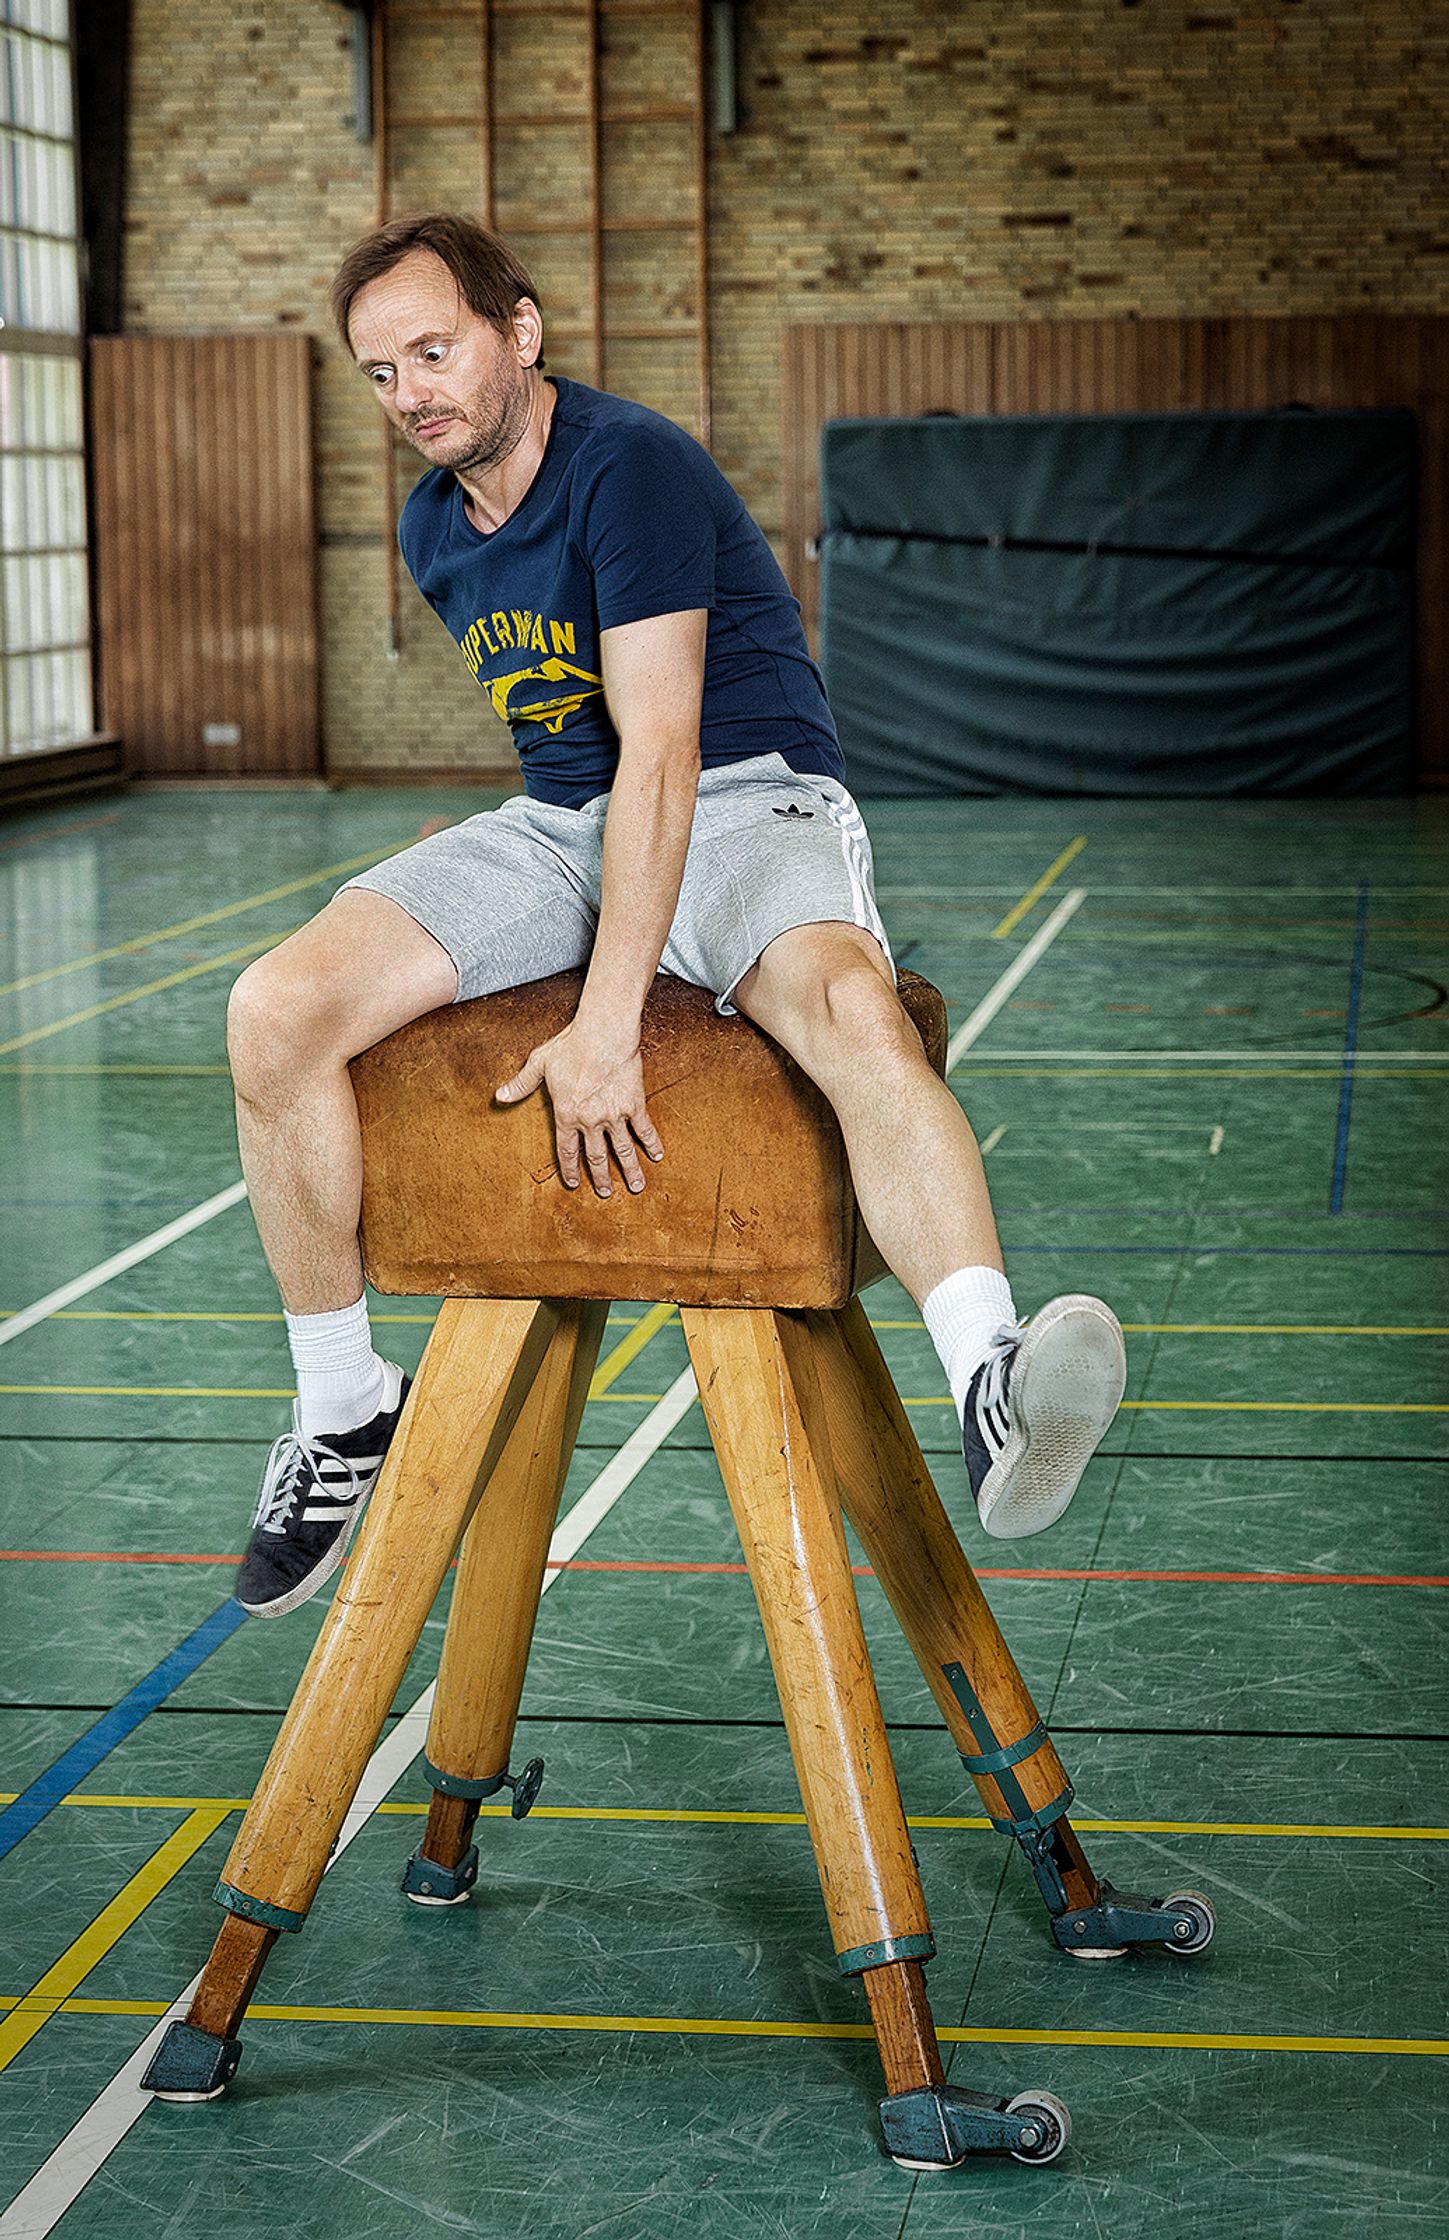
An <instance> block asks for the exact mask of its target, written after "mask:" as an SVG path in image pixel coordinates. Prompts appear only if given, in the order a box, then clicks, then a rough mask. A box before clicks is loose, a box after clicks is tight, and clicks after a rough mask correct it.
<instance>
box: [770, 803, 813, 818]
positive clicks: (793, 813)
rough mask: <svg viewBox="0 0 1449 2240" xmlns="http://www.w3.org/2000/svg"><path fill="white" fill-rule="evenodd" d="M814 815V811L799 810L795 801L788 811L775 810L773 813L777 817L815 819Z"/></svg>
mask: <svg viewBox="0 0 1449 2240" xmlns="http://www.w3.org/2000/svg"><path fill="white" fill-rule="evenodd" d="M814 814H815V811H814V810H813V809H797V808H796V806H795V804H794V802H793V801H792V802H791V804H790V806H789V808H788V809H774V810H772V811H771V815H772V816H776V817H813V816H814Z"/></svg>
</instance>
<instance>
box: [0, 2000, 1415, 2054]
mask: <svg viewBox="0 0 1449 2240" xmlns="http://www.w3.org/2000/svg"><path fill="white" fill-rule="evenodd" d="M8 2003H9V2002H7V2001H5V2000H3V1999H0V2006H5V2005H6V2004H8ZM58 2011H59V2012H60V2013H62V2014H90V2015H123V2014H129V2015H152V2016H155V2015H163V2014H166V2013H167V2012H168V2011H169V2009H168V2007H167V2004H166V2002H165V2001H164V2000H161V1999H68V2000H66V2001H65V2003H64V2005H63V2006H62V2007H61V2008H60V2009H59V2010H58ZM247 2020H248V2021H249V2022H340V2023H353V2024H376V2023H393V2024H398V2025H401V2026H403V2027H405V2028H412V2029H442V2030H598V2031H609V2032H615V2033H621V2034H622V2033H624V2032H630V2031H633V2032H638V2031H649V2032H653V2033H656V2034H658V2035H660V2036H664V2037H681V2038H698V2037H706V2038H807V2039H809V2038H824V2039H832V2038H833V2039H849V2038H855V2039H865V2040H869V2039H871V2038H873V2037H874V2035H875V2032H874V2030H873V2028H872V2026H871V2025H870V2023H868V2022H736V2021H734V2020H732V2019H728V2018H725V2017H720V2016H715V2015H669V2014H507V2013H495V2014H485V2013H482V2012H480V2011H477V2010H475V2009H473V2008H471V2007H455V2008H448V2007H303V2006H273V2005H271V2004H270V2003H262V2002H258V2004H257V2005H256V2006H253V2007H248V2009H247ZM936 2035H937V2037H938V2038H939V2039H940V2040H941V2042H942V2044H943V2045H978V2046H980V2045H987V2046H1002V2045H1030V2046H1151V2047H1157V2048H1160V2049H1162V2050H1164V2051H1171V2052H1177V2051H1184V2052H1200V2051H1205V2052H1212V2053H1371V2054H1385V2053H1401V2054H1421V2055H1430V2056H1435V2057H1439V2058H1442V2057H1443V2056H1444V2055H1445V2054H1449V2038H1317V2037H1287V2036H1284V2037H1269V2036H1267V2035H1266V2034H1260V2033H1258V2032H1248V2031H1230V2030H1005V2029H1003V2030H992V2029H970V2028H966V2027H960V2026H958V2027H955V2028H945V2029H939V2030H938V2031H937V2033H936Z"/></svg>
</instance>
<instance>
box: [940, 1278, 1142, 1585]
mask: <svg viewBox="0 0 1449 2240" xmlns="http://www.w3.org/2000/svg"><path fill="white" fill-rule="evenodd" d="M1126 1382H1127V1349H1126V1347H1125V1346H1124V1344H1123V1342H1122V1326H1121V1324H1120V1323H1119V1322H1118V1320H1117V1317H1116V1316H1115V1315H1114V1314H1113V1312H1112V1310H1111V1308H1110V1307H1107V1306H1104V1305H1103V1304H1102V1301H1101V1300H1100V1299H1089V1298H1087V1297H1085V1296H1084V1295H1083V1294H1082V1293H1080V1292H1071V1293H1068V1294H1067V1295H1066V1296H1065V1297H1064V1298H1061V1299H1050V1300H1048V1302H1047V1304H1046V1305H1045V1306H1044V1307H1043V1308H1042V1309H1041V1310H1040V1312H1039V1313H1037V1314H1034V1315H1033V1316H1032V1318H1031V1320H1030V1322H1012V1323H1007V1324H1005V1325H1004V1326H1003V1328H1002V1329H1000V1330H999V1331H998V1332H997V1334H996V1337H995V1340H994V1341H993V1343H992V1348H991V1351H990V1352H989V1353H988V1354H987V1356H986V1359H985V1360H984V1361H983V1362H982V1364H981V1367H980V1368H979V1369H978V1370H977V1372H976V1374H975V1376H974V1377H973V1378H972V1380H971V1388H970V1390H969V1392H968V1393H967V1395H966V1413H965V1421H964V1424H963V1427H962V1435H961V1445H962V1451H963V1453H964V1455H965V1457H966V1475H967V1476H968V1478H969V1479H970V1481H971V1491H972V1492H973V1493H974V1494H975V1496H976V1508H977V1512H978V1514H979V1516H980V1518H981V1523H982V1527H983V1529H984V1530H985V1531H987V1532H989V1533H990V1534H991V1535H992V1537H993V1539H997V1540H1026V1539H1029V1538H1030V1536H1031V1535H1032V1533H1034V1532H1044V1531H1045V1530H1046V1528H1047V1526H1048V1525H1049V1524H1055V1523H1056V1521H1057V1518H1058V1517H1059V1516H1060V1515H1061V1514H1062V1511H1063V1510H1064V1509H1065V1508H1066V1506H1067V1503H1068V1502H1069V1501H1070V1500H1071V1498H1072V1495H1073V1494H1074V1493H1075V1492H1076V1490H1077V1486H1078V1483H1079V1482H1080V1479H1081V1475H1082V1472H1083V1471H1084V1470H1085V1469H1086V1467H1087V1464H1088V1463H1089V1462H1090V1461H1091V1459H1092V1456H1093V1454H1094V1453H1095V1452H1096V1449H1097V1445H1098V1442H1099V1441H1100V1440H1101V1438H1102V1436H1103V1434H1104V1432H1105V1431H1106V1429H1107V1426H1108V1425H1109V1424H1110V1423H1111V1421H1112V1418H1113V1416H1115V1415H1116V1413H1117V1409H1118V1406H1119V1404H1120V1402H1121V1399H1122V1391H1123V1387H1124V1386H1125V1384H1126Z"/></svg>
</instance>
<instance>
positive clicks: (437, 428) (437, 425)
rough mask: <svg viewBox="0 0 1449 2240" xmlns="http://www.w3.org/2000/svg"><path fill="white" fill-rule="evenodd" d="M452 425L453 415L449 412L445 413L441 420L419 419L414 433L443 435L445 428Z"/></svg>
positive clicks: (419, 434)
mask: <svg viewBox="0 0 1449 2240" xmlns="http://www.w3.org/2000/svg"><path fill="white" fill-rule="evenodd" d="M452 425H453V415H452V413H451V412H448V413H445V414H444V415H443V418H442V419H441V420H419V421H418V422H417V424H416V425H415V427H414V429H413V434H414V435H418V436H436V435H441V434H442V432H443V430H444V428H451V426H452Z"/></svg>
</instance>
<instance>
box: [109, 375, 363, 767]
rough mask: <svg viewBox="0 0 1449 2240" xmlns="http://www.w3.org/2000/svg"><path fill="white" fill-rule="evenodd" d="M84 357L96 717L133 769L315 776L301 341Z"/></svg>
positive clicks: (308, 424)
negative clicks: (232, 735)
mask: <svg viewBox="0 0 1449 2240" xmlns="http://www.w3.org/2000/svg"><path fill="white" fill-rule="evenodd" d="M90 367H91V457H92V478H93V490H94V503H95V527H94V538H95V564H96V622H97V644H98V667H99V676H100V696H101V707H102V709H103V711H104V715H103V721H104V724H105V727H106V729H107V730H109V731H114V732H116V733H117V734H118V735H119V736H120V738H121V739H122V740H123V742H124V744H125V749H126V759H127V766H128V768H129V769H130V770H131V772H132V773H133V775H136V776H142V777H160V776H170V777H189V778H199V777H228V778H231V777H314V776H316V775H317V774H318V773H319V772H320V770H321V766H322V761H321V740H320V730H319V723H318V693H317V683H318V677H317V666H318V656H317V584H316V557H317V533H316V523H315V519H314V513H313V468H312V419H311V348H310V344H309V342H308V340H307V337H306V336H305V335H292V334H287V335H271V334H245V335H240V334H238V335H207V336H175V335H164V336H161V335H157V336H152V335H106V336H99V337H97V338H95V339H94V340H93V341H92V343H91V352H90ZM228 728H230V729H231V730H233V731H234V732H235V734H236V737H235V742H234V743H231V742H230V741H228V740H227V739H225V738H224V737H219V736H213V738H212V740H211V741H210V743H208V740H207V736H206V734H207V732H208V729H210V730H212V731H213V733H214V734H216V733H224V732H225V731H226V730H227V729H228Z"/></svg>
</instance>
